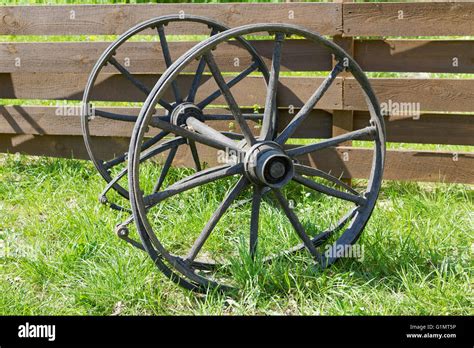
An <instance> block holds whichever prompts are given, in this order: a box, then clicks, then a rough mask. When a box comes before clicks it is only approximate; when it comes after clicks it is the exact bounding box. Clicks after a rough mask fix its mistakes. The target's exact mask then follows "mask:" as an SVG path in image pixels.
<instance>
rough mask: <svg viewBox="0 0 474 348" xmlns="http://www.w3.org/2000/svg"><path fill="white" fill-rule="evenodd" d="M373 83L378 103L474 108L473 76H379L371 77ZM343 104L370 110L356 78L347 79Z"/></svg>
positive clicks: (442, 108) (431, 108)
mask: <svg viewBox="0 0 474 348" xmlns="http://www.w3.org/2000/svg"><path fill="white" fill-rule="evenodd" d="M370 83H371V85H372V87H373V89H374V91H375V95H376V96H377V99H378V101H379V103H380V104H381V105H383V103H386V107H387V108H392V107H394V106H395V105H400V103H410V105H411V106H413V107H414V108H413V109H416V108H417V107H418V106H419V108H420V110H421V111H442V112H472V111H473V110H474V79H408V78H406V79H395V78H390V79H385V78H383V79H382V78H380V79H370ZM390 103H392V104H390ZM413 103H415V104H413ZM416 103H417V104H416ZM390 105H391V107H390ZM406 105H408V104H406ZM344 108H345V109H348V110H367V104H366V102H365V98H364V96H363V94H362V90H361V88H360V86H359V85H358V83H357V81H355V80H354V79H345V81H344Z"/></svg>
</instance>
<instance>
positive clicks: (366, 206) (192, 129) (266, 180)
mask: <svg viewBox="0 0 474 348" xmlns="http://www.w3.org/2000/svg"><path fill="white" fill-rule="evenodd" d="M262 32H264V33H265V32H268V33H269V34H270V35H272V36H274V38H275V43H274V50H273V56H272V66H271V71H270V80H269V83H268V86H267V87H266V99H265V110H264V116H263V127H262V129H261V132H260V135H259V136H258V137H255V136H254V135H253V134H252V132H251V130H250V128H249V126H248V125H247V122H246V120H245V119H244V117H243V116H242V114H241V112H240V107H239V105H238V104H237V102H236V99H235V98H234V96H233V93H232V86H229V83H227V82H226V81H225V79H224V77H223V75H222V73H221V72H220V69H219V67H218V65H217V64H216V60H215V58H214V57H215V51H214V50H216V48H218V47H219V45H220V44H222V43H224V42H228V41H229V40H232V39H233V38H235V37H239V36H241V35H250V34H256V33H262ZM291 35H297V36H299V37H303V38H305V39H307V40H309V41H310V42H312V43H314V44H316V45H320V46H322V47H324V48H325V49H327V50H328V51H329V52H331V53H332V54H333V55H334V58H335V59H336V60H337V64H336V66H335V67H334V69H333V70H332V71H331V72H330V73H329V75H328V76H327V77H326V79H325V80H324V81H323V83H322V84H321V85H320V86H319V87H318V88H317V89H316V90H315V91H314V93H313V94H312V95H311V97H310V98H309V99H308V100H307V101H306V102H305V103H304V105H303V106H302V108H301V109H300V111H299V112H298V113H297V114H296V115H295V116H294V118H293V119H292V120H291V121H290V123H289V124H288V125H287V126H286V128H284V129H283V130H282V131H281V132H280V133H279V134H275V132H274V129H272V125H274V124H275V123H276V120H275V117H276V113H275V110H276V107H277V103H276V96H277V92H278V81H279V72H280V62H281V59H282V58H281V57H282V54H283V51H282V47H284V40H285V37H287V36H291ZM198 58H204V60H205V61H206V63H207V65H208V67H209V68H210V71H211V72H212V75H213V77H214V79H215V82H216V83H217V85H218V86H219V88H220V90H221V91H222V94H223V95H224V97H225V100H226V102H227V104H228V106H229V109H230V110H231V113H232V116H233V117H234V119H235V122H236V123H237V124H239V126H240V128H241V129H242V133H243V135H242V137H241V139H240V140H238V141H236V140H235V139H231V138H230V137H227V136H225V135H223V134H222V133H220V132H217V131H216V130H215V129H213V128H212V127H209V126H208V125H205V124H203V123H202V122H201V121H200V119H199V118H197V117H193V115H188V116H187V117H186V119H185V127H176V126H174V125H172V124H170V123H167V122H164V121H161V120H157V121H156V124H157V126H158V127H160V128H161V129H163V130H164V131H168V132H170V133H173V134H175V135H176V136H180V137H182V138H185V139H190V140H192V141H195V142H199V143H202V144H205V145H208V146H210V147H213V148H215V149H218V150H221V151H233V153H235V154H237V156H236V157H237V161H236V162H234V163H229V164H224V165H222V166H217V167H214V168H210V169H208V170H206V171H202V172H199V173H196V174H193V175H191V176H189V177H186V178H183V179H181V180H179V181H177V182H175V183H174V184H172V185H171V186H169V187H168V188H167V189H164V190H162V191H161V192H155V193H151V194H149V193H146V192H144V187H145V186H146V176H143V175H142V173H141V167H142V165H141V163H140V161H139V153H140V149H141V147H142V146H143V145H142V144H143V141H144V134H145V129H146V127H147V126H148V125H149V124H150V122H151V121H152V120H153V119H152V115H153V110H154V108H155V106H156V104H157V103H158V101H159V100H160V98H161V97H162V96H163V95H164V93H165V92H166V90H167V89H169V88H170V87H171V86H172V84H173V81H175V79H176V77H177V76H178V74H179V72H180V71H182V70H183V69H184V68H185V67H186V65H187V64H189V63H190V62H192V60H194V59H198ZM344 69H346V70H347V71H350V72H351V73H352V75H353V76H354V77H355V79H356V80H357V82H358V83H359V85H360V87H361V88H362V90H363V91H364V93H365V96H366V100H367V104H368V107H369V111H370V121H369V124H367V126H366V127H365V128H362V129H359V130H355V131H352V132H349V133H347V134H343V135H340V136H336V137H333V138H329V139H325V140H322V141H319V142H312V143H311V144H308V145H302V146H297V147H292V148H288V147H285V146H284V145H285V144H286V143H287V141H288V139H289V138H290V137H291V136H292V135H293V134H294V132H295V131H296V129H297V128H298V127H300V126H301V124H302V122H303V121H304V120H305V118H306V117H307V116H308V114H309V111H311V110H312V109H313V108H314V107H315V106H316V104H317V103H318V101H319V100H320V99H321V98H322V97H323V95H324V94H325V93H326V92H327V90H328V88H329V87H330V86H331V84H332V83H333V82H334V80H335V78H336V77H337V75H338V74H339V73H340V72H341V71H343V70H344ZM357 139H364V140H368V141H370V142H371V143H372V145H373V157H372V167H371V171H370V175H369V179H368V181H367V188H366V189H365V190H364V192H359V191H356V190H355V189H353V188H351V187H349V186H348V185H346V184H345V183H344V182H342V181H341V180H340V179H339V178H337V177H335V176H333V175H331V174H330V173H327V172H324V171H322V170H319V169H315V168H312V167H310V166H306V165H303V164H300V163H299V162H298V160H297V158H301V157H302V156H307V155H308V154H312V155H314V156H318V151H320V150H324V149H328V148H330V147H333V146H337V145H338V144H340V143H343V142H345V141H348V140H357ZM384 156H385V130H384V122H383V118H382V116H381V114H380V109H379V105H378V102H377V99H376V97H375V94H374V92H373V90H372V88H371V86H370V84H369V81H368V79H367V78H366V76H365V74H364V73H363V72H362V70H361V69H360V67H359V66H358V65H357V63H356V62H355V61H354V60H353V59H352V58H351V57H350V56H349V55H348V54H347V53H346V52H345V51H344V50H343V49H341V48H340V47H339V46H337V45H336V44H334V43H332V42H330V41H328V40H326V39H325V38H323V37H322V36H320V35H318V34H315V33H312V32H310V31H307V30H306V29H304V28H301V27H298V26H292V25H284V24H258V25H247V26H242V27H239V28H235V29H230V30H228V31H226V32H223V33H221V34H218V35H215V36H214V37H212V38H209V39H207V40H206V41H204V42H202V43H200V44H198V45H196V46H195V47H194V48H193V49H191V50H190V51H188V53H187V54H186V58H185V59H183V60H182V61H180V62H177V63H175V64H173V65H172V66H171V67H170V69H168V70H167V71H166V72H165V74H164V75H163V76H162V77H161V78H160V80H159V81H158V83H157V84H156V85H155V87H154V88H153V91H152V92H151V93H150V95H149V96H148V98H147V100H146V102H145V104H144V106H143V108H142V110H141V112H140V115H139V119H138V121H137V124H136V127H135V129H134V132H133V135H132V139H131V143H130V151H129V190H130V192H131V205H132V211H133V213H134V215H135V221H136V223H137V227H138V230H139V233H140V235H141V237H142V240H144V241H145V242H144V244H145V245H146V247H147V250H148V251H149V252H150V254H151V255H152V256H153V255H155V256H156V255H158V254H159V255H161V256H162V257H163V258H164V259H165V260H166V262H167V264H169V265H171V266H172V267H173V268H174V269H175V270H177V271H178V272H179V273H180V274H181V275H182V277H183V278H184V279H186V280H188V281H189V282H191V283H192V284H195V285H196V287H198V288H199V289H206V288H208V287H214V286H223V287H224V288H228V287H233V286H234V285H235V281H233V280H234V279H233V278H232V272H230V271H229V268H231V266H232V264H235V260H236V259H237V260H238V257H239V255H242V253H241V250H237V251H236V252H233V253H232V252H230V258H231V259H232V262H230V260H227V262H226V261H225V260H224V261H223V262H219V261H220V259H222V258H219V260H217V261H216V262H207V261H206V262H207V263H206V265H207V266H208V267H207V269H205V268H206V267H202V263H201V262H200V259H199V258H198V255H199V254H200V253H201V254H202V250H203V248H205V247H206V245H208V244H209V240H210V239H211V238H213V237H214V238H217V239H218V241H219V243H214V244H213V246H214V247H216V249H217V250H216V251H215V252H214V253H212V251H211V255H213V256H214V255H216V256H217V257H219V255H222V254H223V253H224V252H228V251H229V250H235V249H238V248H237V246H236V245H235V244H236V243H235V240H236V239H235V238H233V237H232V236H231V235H225V236H222V235H223V234H224V233H223V232H222V231H221V232H222V233H220V234H217V233H212V232H213V230H214V229H215V228H216V225H217V224H218V222H219V221H220V220H222V219H224V218H225V216H224V215H226V216H229V215H231V214H230V211H231V210H232V213H233V214H240V212H241V209H242V207H241V205H238V207H236V206H235V201H236V198H237V197H239V196H241V195H243V194H244V193H246V192H247V191H249V190H251V191H252V193H251V198H250V199H249V202H248V204H247V206H248V208H249V211H250V217H249V230H247V232H245V233H246V234H247V236H248V238H247V240H248V245H247V250H248V254H247V255H244V258H245V257H250V259H254V260H255V261H256V262H261V263H268V262H270V261H273V260H275V257H276V256H274V255H275V254H276V255H281V254H288V253H292V252H296V251H299V250H302V249H306V250H307V251H308V252H309V256H311V257H312V259H313V260H315V261H316V262H317V263H319V264H320V265H321V266H323V267H326V266H328V265H330V264H332V263H333V262H334V261H335V260H337V259H338V257H339V256H341V255H340V254H339V251H340V250H341V248H340V246H346V245H352V244H353V243H355V242H356V241H357V240H358V238H359V236H360V234H361V232H362V230H363V228H364V227H365V225H366V223H367V221H368V219H369V217H370V215H371V213H372V210H373V208H374V206H375V202H376V199H377V196H378V192H379V189H380V186H381V180H382V173H383V166H384ZM234 160H235V158H234ZM235 177H236V178H235ZM229 178H234V180H236V183H235V185H234V186H233V187H231V188H230V189H229V191H228V192H227V194H226V195H225V198H224V199H223V200H222V201H221V202H220V203H219V205H218V206H217V209H216V210H215V211H214V213H213V214H212V215H211V217H210V219H209V220H208V221H207V223H206V224H205V226H204V228H203V229H202V231H200V232H199V233H198V235H197V236H196V237H194V236H193V237H192V238H191V239H190V240H188V241H187V242H188V244H186V241H182V243H180V242H179V241H177V240H176V238H177V237H180V238H182V239H189V238H188V236H187V235H181V236H179V235H177V234H176V233H174V230H172V231H171V232H168V233H166V231H165V229H163V228H162V225H163V224H164V221H165V220H166V218H167V215H166V214H167V211H168V207H172V208H173V211H175V213H174V214H179V216H183V215H184V214H186V213H183V212H180V211H177V208H176V205H175V203H176V200H178V201H180V200H181V201H185V202H186V206H182V205H178V206H177V207H178V208H179V207H181V209H182V210H184V209H187V210H188V211H191V212H192V213H191V214H193V215H192V216H190V217H189V218H190V221H193V220H199V213H198V212H199V211H201V210H202V208H203V207H202V206H201V207H192V199H193V197H199V196H197V194H201V195H204V194H206V191H203V190H202V187H203V186H204V185H206V184H209V183H211V184H212V183H215V182H217V181H219V182H225V180H230V179H229ZM313 178H316V179H313ZM298 185H302V186H304V187H305V188H307V189H309V190H310V191H309V193H310V195H312V194H313V193H317V194H319V195H320V196H317V197H321V200H322V199H325V197H329V198H328V199H331V200H332V201H334V202H335V203H334V206H337V205H338V204H339V203H338V202H341V204H344V206H345V207H347V208H348V211H347V212H345V213H344V214H334V215H339V216H336V217H335V218H334V219H332V221H334V222H335V223H334V224H333V225H332V226H331V227H329V228H327V229H318V230H317V231H309V229H308V227H305V225H308V224H316V223H317V222H318V221H317V219H315V220H314V221H310V222H308V223H306V224H303V223H302V221H301V220H300V218H299V217H298V214H297V211H296V210H295V209H292V206H291V204H290V203H289V200H288V199H287V197H285V195H284V194H283V190H284V189H288V190H289V189H290V188H291V187H295V186H296V187H298ZM214 187H216V186H214ZM191 189H195V190H198V191H197V193H196V196H192V194H193V193H192V192H193V191H192V190H191ZM246 190H247V191H246ZM268 193H272V195H273V197H274V198H275V201H274V202H273V204H274V205H275V206H279V207H280V208H281V210H279V213H280V214H281V215H282V216H285V215H286V218H287V219H288V221H289V222H290V225H291V226H292V228H293V229H294V230H295V231H296V234H295V236H297V237H298V239H299V240H300V244H297V245H293V246H291V245H287V244H290V243H287V242H286V241H280V239H282V240H283V239H285V238H279V237H278V238H276V239H275V238H273V239H272V237H273V236H272V234H278V231H279V230H278V229H273V230H271V231H270V232H271V233H270V234H269V236H268V237H265V238H266V239H265V241H273V242H275V241H276V242H279V243H280V242H281V243H282V245H284V246H283V247H281V248H280V247H278V248H277V250H276V251H277V252H276V253H274V251H275V249H272V248H265V245H263V244H262V243H260V242H259V243H258V249H257V240H259V239H260V237H261V235H262V233H263V232H266V231H265V230H263V229H259V223H260V222H261V220H262V219H264V218H265V216H264V215H262V214H260V210H261V209H263V208H264V207H263V205H262V203H263V202H264V201H265V200H266V198H270V197H271V196H272V195H269V194H268ZM186 195H190V196H189V198H187V196H186ZM264 198H265V199H264ZM194 199H195V198H194ZM332 201H331V202H332ZM167 202H168V204H165V203H167ZM178 203H179V202H178ZM271 203H272V202H270V208H271ZM233 204H234V205H233ZM265 204H266V203H265ZM265 209H267V208H265ZM337 211H338V212H339V211H340V210H339V209H338V210H337ZM319 213H323V212H319ZM274 220H277V218H275V219H274ZM226 222H227V224H230V225H232V227H233V228H235V229H237V230H239V229H240V225H243V221H241V219H240V218H237V219H236V220H234V221H233V220H229V219H228V220H226ZM311 229H315V228H311ZM192 232H193V231H189V234H190V235H191V234H192ZM309 232H311V233H309ZM290 237H291V236H290ZM219 238H220V239H219ZM247 240H246V241H245V242H246V243H247ZM288 241H290V242H291V238H288ZM189 242H190V243H189ZM226 242H227V244H231V245H230V246H229V247H228V248H226V247H225V246H224V243H226ZM324 242H332V244H328V245H329V247H330V249H327V251H329V252H326V253H322V252H321V250H320V246H321V244H322V243H324ZM184 244H186V245H184ZM261 250H266V251H268V250H270V251H271V252H270V253H269V255H268V256H266V255H261V254H260V253H261V252H262V251H261ZM229 262H230V266H229ZM203 269H204V270H203Z"/></svg>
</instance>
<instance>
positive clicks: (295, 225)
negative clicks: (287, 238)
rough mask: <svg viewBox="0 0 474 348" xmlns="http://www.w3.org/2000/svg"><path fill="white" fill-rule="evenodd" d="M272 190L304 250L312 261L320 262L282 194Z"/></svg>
mask: <svg viewBox="0 0 474 348" xmlns="http://www.w3.org/2000/svg"><path fill="white" fill-rule="evenodd" d="M272 190H273V194H274V195H275V197H276V198H277V200H278V202H279V203H280V205H281V207H282V208H283V211H284V212H285V215H286V216H287V218H288V220H290V222H291V224H292V225H293V228H294V229H295V231H296V233H297V234H298V236H299V237H300V239H301V240H302V241H303V244H304V245H305V247H306V249H308V251H309V252H310V254H311V255H312V256H313V257H314V259H315V260H316V261H317V262H321V260H322V258H321V254H320V253H319V252H318V251H317V250H316V247H315V246H314V244H313V242H312V241H311V239H310V238H309V236H308V235H307V234H306V232H305V230H304V227H303V225H302V224H301V222H300V220H299V219H298V217H297V216H296V214H295V213H294V211H293V210H292V209H291V208H290V206H289V205H288V202H287V200H286V198H285V197H283V194H282V193H281V191H280V190H278V189H272Z"/></svg>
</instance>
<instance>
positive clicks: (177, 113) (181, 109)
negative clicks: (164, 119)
mask: <svg viewBox="0 0 474 348" xmlns="http://www.w3.org/2000/svg"><path fill="white" fill-rule="evenodd" d="M189 117H194V118H196V119H198V120H199V121H204V117H203V113H202V110H201V109H200V108H198V107H197V106H196V105H194V104H193V103H188V102H184V103H181V104H179V105H177V106H176V107H175V108H174V109H173V111H172V112H171V117H170V122H171V123H172V124H174V125H175V126H179V127H183V126H185V125H186V120H187V119H188V118H189Z"/></svg>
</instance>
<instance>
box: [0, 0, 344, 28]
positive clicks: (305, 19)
mask: <svg viewBox="0 0 474 348" xmlns="http://www.w3.org/2000/svg"><path fill="white" fill-rule="evenodd" d="M170 14H174V15H179V14H187V15H196V16H205V17H208V18H212V19H213V20H215V21H218V22H221V23H223V24H225V25H227V26H229V27H237V26H240V25H244V24H250V23H261V22H274V23H294V24H297V25H302V26H304V27H306V28H308V29H310V30H314V31H316V32H319V33H321V34H323V35H333V34H336V33H337V27H338V23H339V21H340V17H341V6H340V5H339V4H331V3H326V4H322V3H312V4H311V3H301V4H268V3H267V4H264V3H254V4H249V3H241V4H238V3H236V4H231V3H229V4H185V3H175V4H172V3H171V4H142V5H67V6H2V7H1V8H0V18H1V19H2V20H1V21H0V35H89V34H121V33H123V32H125V31H126V30H127V29H129V28H130V27H132V26H133V25H135V24H138V23H140V22H142V21H144V20H147V19H150V18H153V17H158V16H163V15H170ZM315 15H317V20H315ZM168 33H170V34H189V33H193V34H202V33H205V34H207V33H209V30H208V29H207V28H206V27H205V26H203V25H191V24H189V23H187V24H183V23H182V22H180V23H171V24H170V25H169V27H168Z"/></svg>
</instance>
